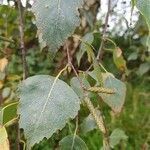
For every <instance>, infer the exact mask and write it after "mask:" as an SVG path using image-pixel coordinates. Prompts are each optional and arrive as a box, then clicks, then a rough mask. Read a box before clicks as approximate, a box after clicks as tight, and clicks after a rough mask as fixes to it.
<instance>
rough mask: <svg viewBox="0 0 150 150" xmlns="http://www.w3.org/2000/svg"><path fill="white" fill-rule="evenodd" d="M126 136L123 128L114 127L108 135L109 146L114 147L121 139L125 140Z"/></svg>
mask: <svg viewBox="0 0 150 150" xmlns="http://www.w3.org/2000/svg"><path fill="white" fill-rule="evenodd" d="M127 138H128V137H127V136H126V134H125V133H124V131H123V130H121V129H115V130H114V131H113V132H112V133H111V135H110V137H109V140H110V146H111V148H114V146H115V145H117V144H119V142H120V141H121V140H127Z"/></svg>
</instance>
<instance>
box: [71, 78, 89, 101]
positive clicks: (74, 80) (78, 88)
mask: <svg viewBox="0 0 150 150" xmlns="http://www.w3.org/2000/svg"><path fill="white" fill-rule="evenodd" d="M80 80H81V81H82V83H83V86H84V87H86V88H89V87H90V84H89V82H88V81H87V79H86V78H85V77H83V76H80ZM70 85H71V87H72V89H73V90H74V91H75V93H76V94H77V95H78V97H79V98H80V99H81V100H83V98H84V94H83V89H82V87H81V85H80V82H79V80H78V78H77V77H73V78H72V79H71V81H70Z"/></svg>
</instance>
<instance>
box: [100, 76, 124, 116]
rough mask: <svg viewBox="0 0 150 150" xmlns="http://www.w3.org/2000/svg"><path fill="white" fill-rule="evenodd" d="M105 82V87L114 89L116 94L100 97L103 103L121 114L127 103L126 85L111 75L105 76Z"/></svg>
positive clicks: (102, 94)
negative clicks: (125, 102)
mask: <svg viewBox="0 0 150 150" xmlns="http://www.w3.org/2000/svg"><path fill="white" fill-rule="evenodd" d="M103 80H104V87H106V88H110V89H114V90H115V94H105V93H100V94H99V95H100V96H101V97H102V99H103V101H104V102H105V103H106V104H108V105H109V106H110V107H111V109H112V110H113V111H114V112H116V113H119V112H120V111H121V109H122V107H123V104H124V101H125V96H126V85H125V84H124V83H123V82H122V81H120V80H118V79H116V78H114V77H113V76H112V75H111V74H109V73H106V75H105V76H103Z"/></svg>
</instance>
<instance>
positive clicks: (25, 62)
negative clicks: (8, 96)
mask: <svg viewBox="0 0 150 150" xmlns="http://www.w3.org/2000/svg"><path fill="white" fill-rule="evenodd" d="M16 3H17V6H18V11H19V32H20V50H21V54H22V65H23V80H25V79H26V78H27V76H28V71H27V70H28V68H27V61H26V49H25V43H24V22H23V12H24V11H23V7H22V4H21V0H16ZM16 130H17V141H16V142H17V150H20V127H19V122H17V128H16Z"/></svg>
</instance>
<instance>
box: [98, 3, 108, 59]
mask: <svg viewBox="0 0 150 150" xmlns="http://www.w3.org/2000/svg"><path fill="white" fill-rule="evenodd" d="M110 11H111V0H108V10H107V14H106V18H105V27H104V30H103V33H102V41H101V45H100V48H99V51H98V54H97V57H96V59H97V60H98V61H99V60H100V59H101V57H102V54H103V45H104V42H105V36H106V30H107V26H108V20H109V14H110Z"/></svg>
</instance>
